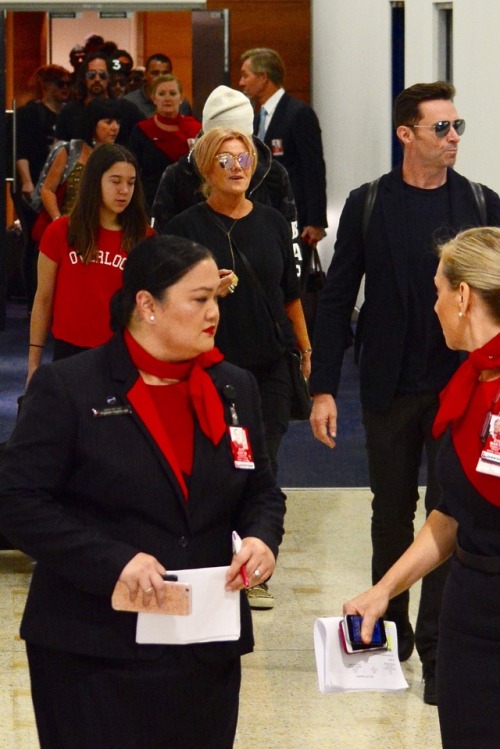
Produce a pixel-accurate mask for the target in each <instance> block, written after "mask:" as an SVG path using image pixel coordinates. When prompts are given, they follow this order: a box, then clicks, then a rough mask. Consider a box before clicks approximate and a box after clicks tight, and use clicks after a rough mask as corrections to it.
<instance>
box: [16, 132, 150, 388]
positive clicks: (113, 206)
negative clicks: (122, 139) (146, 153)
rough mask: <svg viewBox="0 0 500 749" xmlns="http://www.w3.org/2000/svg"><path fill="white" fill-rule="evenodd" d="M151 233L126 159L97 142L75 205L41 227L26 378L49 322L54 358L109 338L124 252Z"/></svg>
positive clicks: (36, 361)
mask: <svg viewBox="0 0 500 749" xmlns="http://www.w3.org/2000/svg"><path fill="white" fill-rule="evenodd" d="M152 233H153V231H152V229H151V228H150V227H149V225H148V218H147V214H146V211H145V208H144V197H143V191H142V187H141V184H140V182H139V178H138V173H137V164H136V161H135V158H134V156H133V155H132V154H131V153H130V152H129V151H128V150H127V149H126V148H124V147H123V146H119V145H116V144H104V145H101V146H99V147H98V148H96V149H95V151H93V152H92V154H91V155H90V157H89V159H88V162H87V165H86V167H85V171H84V172H83V176H82V182H81V187H80V191H79V195H78V200H77V203H76V205H75V207H74V209H73V211H72V212H71V214H70V215H69V216H64V217H62V218H58V219H57V220H55V221H54V222H53V223H52V224H51V225H50V226H49V227H48V228H47V230H46V231H45V233H44V235H43V237H42V241H41V243H40V256H39V258H38V285H37V291H36V295H35V301H34V304H33V311H32V314H31V325H30V348H29V358H28V382H29V380H30V378H31V376H32V374H33V372H34V371H35V369H37V367H38V366H39V365H40V361H41V358H42V351H43V348H44V346H45V341H46V338H47V335H48V332H49V328H50V327H51V325H52V333H53V335H54V359H62V358H64V357H66V356H71V355H72V354H75V353H78V352H79V351H82V350H84V349H87V348H93V347H94V346H100V345H101V344H103V343H106V341H107V340H108V339H109V338H110V337H111V328H110V326H109V302H110V299H111V297H112V296H113V294H114V292H115V291H116V290H117V289H118V288H120V286H121V283H122V271H123V266H124V264H125V262H126V259H127V254H128V253H129V252H130V250H131V249H132V247H133V246H134V245H135V244H137V242H138V241H139V240H141V239H143V238H144V237H145V236H147V235H149V234H152Z"/></svg>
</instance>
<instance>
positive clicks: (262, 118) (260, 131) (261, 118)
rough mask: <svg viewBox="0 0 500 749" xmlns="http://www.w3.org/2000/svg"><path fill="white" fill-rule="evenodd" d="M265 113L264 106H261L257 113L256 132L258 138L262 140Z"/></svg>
mask: <svg viewBox="0 0 500 749" xmlns="http://www.w3.org/2000/svg"><path fill="white" fill-rule="evenodd" d="M266 115H267V112H266V109H265V107H261V108H260V115H259V132H258V133H257V137H258V138H260V140H264V136H265V134H266Z"/></svg>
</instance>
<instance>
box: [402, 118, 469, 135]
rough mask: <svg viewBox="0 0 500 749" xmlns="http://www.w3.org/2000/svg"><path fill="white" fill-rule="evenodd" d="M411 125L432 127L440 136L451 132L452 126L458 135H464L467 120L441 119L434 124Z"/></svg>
mask: <svg viewBox="0 0 500 749" xmlns="http://www.w3.org/2000/svg"><path fill="white" fill-rule="evenodd" d="M410 127H427V128H432V129H433V130H434V132H435V133H436V135H437V137H438V138H444V137H445V136H446V135H448V133H449V132H450V130H451V128H453V130H454V131H455V132H456V134H457V135H463V134H464V131H465V120H454V121H453V122H450V120H440V122H435V123H434V125H410Z"/></svg>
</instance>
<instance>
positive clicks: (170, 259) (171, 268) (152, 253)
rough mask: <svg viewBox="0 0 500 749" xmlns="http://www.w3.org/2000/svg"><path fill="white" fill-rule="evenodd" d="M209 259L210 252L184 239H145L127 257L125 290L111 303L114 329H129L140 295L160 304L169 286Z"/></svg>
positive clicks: (160, 237)
mask: <svg viewBox="0 0 500 749" xmlns="http://www.w3.org/2000/svg"><path fill="white" fill-rule="evenodd" d="M207 259H212V260H213V259H214V258H213V255H212V253H211V252H210V250H208V249H207V248H206V247H204V246H203V245H201V244H198V243H197V242H193V241H192V240H190V239H185V238H184V237H174V236H172V235H169V234H165V235H162V236H159V235H158V236H153V237H148V238H147V239H143V240H142V242H139V244H137V245H136V246H135V247H134V249H133V250H132V251H131V253H130V255H129V256H128V258H127V262H126V263H125V267H124V269H123V280H122V287H121V289H119V290H118V291H117V292H116V293H115V294H114V296H113V298H112V299H111V328H112V329H113V330H120V329H121V328H125V327H126V326H127V325H128V323H129V321H130V318H131V317H132V313H133V311H134V309H135V304H136V301H135V299H136V296H137V293H138V292H139V291H149V293H150V294H151V296H153V297H154V298H155V299H158V300H159V301H160V302H161V301H163V299H164V297H165V294H166V292H167V290H168V288H169V287H170V286H173V285H174V284H176V283H177V281H180V279H181V278H183V276H185V275H186V273H189V271H190V270H191V268H194V266H195V265H197V264H198V263H199V262H201V261H202V260H207Z"/></svg>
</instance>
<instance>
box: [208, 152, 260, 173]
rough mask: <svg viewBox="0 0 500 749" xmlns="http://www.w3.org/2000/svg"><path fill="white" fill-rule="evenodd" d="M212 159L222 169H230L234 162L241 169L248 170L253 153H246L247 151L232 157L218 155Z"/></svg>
mask: <svg viewBox="0 0 500 749" xmlns="http://www.w3.org/2000/svg"><path fill="white" fill-rule="evenodd" d="M214 158H215V159H217V161H218V162H219V164H220V166H221V167H222V169H232V168H233V167H234V165H235V164H236V162H238V164H239V165H240V167H241V168H242V169H249V168H250V167H251V166H252V164H253V153H248V151H243V153H239V154H238V156H233V154H232V153H218V154H217V156H215V157H214Z"/></svg>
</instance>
